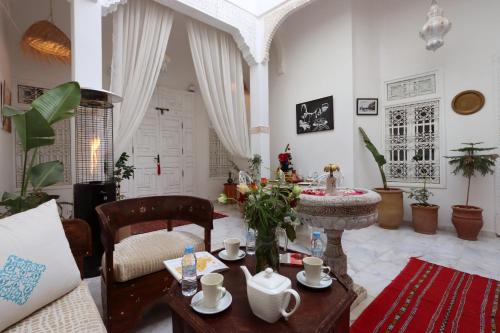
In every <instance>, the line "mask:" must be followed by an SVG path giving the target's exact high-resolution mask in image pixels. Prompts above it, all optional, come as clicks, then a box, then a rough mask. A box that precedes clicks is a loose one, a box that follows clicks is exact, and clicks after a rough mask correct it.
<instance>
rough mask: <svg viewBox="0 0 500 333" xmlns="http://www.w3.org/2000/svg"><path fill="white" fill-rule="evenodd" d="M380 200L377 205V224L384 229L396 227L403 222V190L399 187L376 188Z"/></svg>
mask: <svg viewBox="0 0 500 333" xmlns="http://www.w3.org/2000/svg"><path fill="white" fill-rule="evenodd" d="M374 191H375V192H377V193H378V194H380V196H381V197H382V201H381V202H380V203H379V205H378V224H379V226H380V227H381V228H384V229H397V228H399V226H400V225H401V222H403V213H404V210H403V191H402V190H401V189H399V188H388V189H383V188H376V189H374Z"/></svg>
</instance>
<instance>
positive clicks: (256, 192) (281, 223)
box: [219, 179, 301, 272]
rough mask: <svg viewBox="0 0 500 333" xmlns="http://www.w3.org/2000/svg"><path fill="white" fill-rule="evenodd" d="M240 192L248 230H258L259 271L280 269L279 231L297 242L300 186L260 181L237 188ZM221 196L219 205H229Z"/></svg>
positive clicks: (257, 257) (240, 185) (256, 254)
mask: <svg viewBox="0 0 500 333" xmlns="http://www.w3.org/2000/svg"><path fill="white" fill-rule="evenodd" d="M238 191H239V192H240V193H241V194H243V195H245V197H246V198H247V200H246V201H245V204H244V217H245V220H246V222H247V223H248V226H249V228H252V229H254V230H256V233H257V237H256V244H255V256H256V260H257V266H256V271H257V272H260V271H262V270H264V269H266V268H267V267H271V268H273V270H275V271H278V270H279V242H278V235H277V232H278V230H279V228H281V229H283V230H285V232H286V236H287V238H288V239H289V240H291V241H293V240H295V229H294V227H293V224H292V223H293V221H294V220H295V219H296V212H295V210H294V207H296V205H297V203H298V200H299V196H300V192H301V189H300V187H299V186H297V185H290V184H272V185H270V184H268V183H267V180H266V179H261V182H260V183H259V184H251V185H248V184H244V183H240V184H239V185H238ZM227 200H228V199H227V197H225V196H224V195H221V196H220V197H219V202H221V203H225V201H226V202H227Z"/></svg>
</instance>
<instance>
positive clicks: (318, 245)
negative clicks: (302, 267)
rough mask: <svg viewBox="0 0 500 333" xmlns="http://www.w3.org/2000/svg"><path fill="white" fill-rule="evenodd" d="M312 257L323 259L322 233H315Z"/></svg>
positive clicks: (313, 235)
mask: <svg viewBox="0 0 500 333" xmlns="http://www.w3.org/2000/svg"><path fill="white" fill-rule="evenodd" d="M311 255H312V256H313V257H318V258H321V257H323V242H322V241H321V233H320V232H319V231H314V232H313V233H312V240H311Z"/></svg>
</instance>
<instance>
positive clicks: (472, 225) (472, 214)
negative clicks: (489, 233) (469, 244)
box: [451, 205, 483, 241]
mask: <svg viewBox="0 0 500 333" xmlns="http://www.w3.org/2000/svg"><path fill="white" fill-rule="evenodd" d="M452 209H453V214H452V215H451V220H452V222H453V225H454V226H455V229H456V230H457V236H458V238H461V239H465V240H470V241H475V240H477V235H479V231H481V228H482V227H483V209H482V208H479V207H475V206H464V205H456V206H453V207H452Z"/></svg>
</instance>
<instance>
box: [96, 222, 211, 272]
mask: <svg viewBox="0 0 500 333" xmlns="http://www.w3.org/2000/svg"><path fill="white" fill-rule="evenodd" d="M186 245H193V246H194V249H195V251H204V250H205V244H204V242H203V239H201V238H200V237H198V236H195V235H193V234H192V233H189V232H185V231H167V230H159V231H154V232H149V233H145V234H140V235H134V236H130V237H127V238H125V239H124V240H122V241H121V242H120V243H118V244H116V245H115V252H114V255H113V271H114V278H115V280H116V281H118V282H125V281H129V280H132V279H134V278H137V277H141V276H144V275H147V274H151V273H155V272H158V271H161V270H163V269H166V268H165V265H164V264H163V261H165V260H168V259H174V258H179V257H181V256H182V255H183V254H184V247H185V246H186ZM103 267H106V265H105V258H104V257H103Z"/></svg>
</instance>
